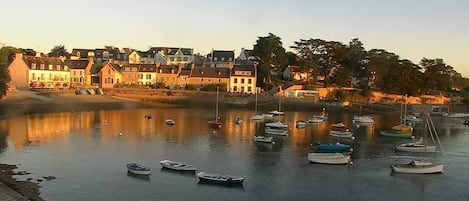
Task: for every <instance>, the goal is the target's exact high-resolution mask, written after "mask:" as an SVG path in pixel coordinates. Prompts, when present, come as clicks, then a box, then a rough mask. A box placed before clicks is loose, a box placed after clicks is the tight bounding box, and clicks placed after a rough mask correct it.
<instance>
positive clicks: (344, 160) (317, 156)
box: [308, 153, 351, 165]
mask: <svg viewBox="0 0 469 201" xmlns="http://www.w3.org/2000/svg"><path fill="white" fill-rule="evenodd" d="M350 157H351V156H350V155H344V154H342V153H309V154H308V160H309V161H311V162H313V163H322V164H330V165H344V164H348V163H350Z"/></svg>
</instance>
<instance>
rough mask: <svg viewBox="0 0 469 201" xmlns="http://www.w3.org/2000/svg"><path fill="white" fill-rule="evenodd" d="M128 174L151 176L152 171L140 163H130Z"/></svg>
mask: <svg viewBox="0 0 469 201" xmlns="http://www.w3.org/2000/svg"><path fill="white" fill-rule="evenodd" d="M127 170H128V172H130V173H132V174H136V175H150V174H151V170H150V168H149V167H147V166H145V165H142V164H139V163H129V164H127Z"/></svg>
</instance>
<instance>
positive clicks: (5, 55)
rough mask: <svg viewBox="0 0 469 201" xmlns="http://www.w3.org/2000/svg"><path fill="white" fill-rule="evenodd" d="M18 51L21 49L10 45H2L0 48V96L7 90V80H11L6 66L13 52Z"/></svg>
mask: <svg viewBox="0 0 469 201" xmlns="http://www.w3.org/2000/svg"><path fill="white" fill-rule="evenodd" d="M18 52H21V50H19V49H17V48H15V47H10V46H3V47H2V48H1V49H0V98H2V97H3V96H5V95H6V93H7V90H8V82H9V81H10V80H11V78H10V74H9V72H8V68H7V67H8V64H9V63H10V62H11V60H12V59H13V56H14V55H15V53H18Z"/></svg>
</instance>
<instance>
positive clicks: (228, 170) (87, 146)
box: [0, 107, 469, 201]
mask: <svg viewBox="0 0 469 201" xmlns="http://www.w3.org/2000/svg"><path fill="white" fill-rule="evenodd" d="M320 112H321V111H286V114H285V115H284V116H282V117H280V118H281V120H282V122H284V123H286V124H288V126H289V127H290V130H289V135H288V136H277V137H275V138H274V141H275V144H262V143H254V142H253V140H252V137H253V136H254V135H256V134H257V135H263V134H264V132H263V131H264V123H265V121H251V120H250V117H251V116H252V115H253V111H252V110H248V109H224V110H223V109H222V110H221V111H220V116H221V120H222V122H223V125H222V128H221V129H220V130H213V129H211V128H209V127H208V124H207V121H209V120H213V119H214V118H215V110H214V109H209V108H180V107H165V108H149V109H130V110H104V111H83V112H63V113H46V114H31V115H25V116H17V117H13V118H10V119H4V120H0V152H1V153H0V161H1V163H7V164H16V165H18V169H19V170H21V171H26V172H29V173H31V174H28V175H18V176H16V178H17V179H19V180H28V179H29V180H31V181H33V182H35V181H37V180H38V179H41V180H43V178H44V177H48V176H53V177H55V179H52V180H45V181H41V182H40V185H41V186H42V187H41V188H40V192H41V195H40V196H41V197H43V198H44V199H45V200H54V201H78V200H113V201H119V200H122V201H123V200H126V201H127V200H162V201H163V200H180V201H183V200H207V201H210V200H213V201H220V200H269V201H275V200H374V201H379V200H383V201H384V200H390V201H391V200H425V201H433V200H434V201H441V200H469V192H468V191H467V187H468V186H469V174H467V170H468V167H469V157H468V155H469V126H464V125H463V124H462V121H463V120H462V119H444V118H442V117H433V118H432V119H433V121H434V123H435V126H436V128H437V130H438V134H439V137H440V139H441V142H442V145H443V148H444V149H443V150H444V152H442V151H440V152H439V153H437V154H428V155H426V156H427V157H428V158H430V159H431V160H432V161H433V162H437V163H444V164H445V172H444V173H442V174H432V175H406V174H391V169H390V164H391V163H393V162H394V159H393V158H392V156H396V155H408V154H406V153H396V152H395V151H394V145H396V144H398V143H403V142H409V141H412V140H411V139H393V138H387V137H382V136H379V131H380V130H383V129H386V128H390V127H391V126H393V125H396V124H398V123H399V114H389V115H373V116H374V118H375V120H376V121H375V124H373V125H356V124H353V123H352V118H353V115H354V114H351V113H341V112H335V113H329V114H328V116H329V120H328V121H327V122H325V123H322V124H308V125H307V126H306V127H305V128H295V126H294V123H295V121H296V120H300V119H302V120H306V119H307V118H310V117H312V116H313V115H319V114H321V113H320ZM146 114H150V115H151V116H152V118H150V119H148V118H144V116H145V115H146ZM238 116H239V117H241V118H242V119H243V122H242V123H241V124H236V123H235V120H236V117H238ZM168 118H170V119H173V120H174V121H175V125H173V126H169V125H166V124H165V119H168ZM340 121H342V122H344V123H345V124H346V125H347V126H349V127H350V128H351V129H352V130H353V132H354V135H355V138H356V139H355V140H354V141H348V142H347V141H342V142H343V143H349V144H350V145H351V146H352V147H353V149H354V151H353V153H352V160H353V164H352V165H323V164H313V163H310V162H309V161H308V159H307V153H308V151H310V144H312V143H315V142H318V141H320V142H324V143H335V142H337V139H333V138H330V137H329V134H328V132H329V130H330V124H332V123H337V122H340ZM422 127H423V126H422V125H416V128H415V130H414V134H415V136H416V139H415V140H417V139H418V138H420V137H421V136H423V135H424V130H423V128H422ZM445 155H446V157H445ZM164 159H169V160H174V161H179V162H184V163H189V164H192V165H194V166H196V167H197V168H198V170H200V171H204V172H209V173H220V174H228V175H236V176H242V177H244V178H245V182H244V184H243V185H242V186H220V185H209V184H203V183H199V182H198V180H197V178H196V177H195V175H194V174H188V173H179V172H174V171H167V170H164V169H161V166H160V164H159V161H161V160H164ZM131 162H138V163H142V164H145V165H147V166H149V167H150V168H151V171H152V173H151V175H150V176H149V177H138V176H134V175H129V174H128V173H127V169H126V164H127V163H131Z"/></svg>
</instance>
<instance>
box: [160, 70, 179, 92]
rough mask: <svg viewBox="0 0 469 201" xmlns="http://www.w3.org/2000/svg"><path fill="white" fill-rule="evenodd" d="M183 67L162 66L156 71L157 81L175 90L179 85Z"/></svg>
mask: <svg viewBox="0 0 469 201" xmlns="http://www.w3.org/2000/svg"><path fill="white" fill-rule="evenodd" d="M180 66H181V65H179V66H175V65H160V66H159V67H158V68H157V70H156V81H157V82H161V83H164V84H165V86H166V87H169V88H170V89H174V88H175V87H176V86H180V85H179V76H178V75H179V73H180V71H181V67H180Z"/></svg>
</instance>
